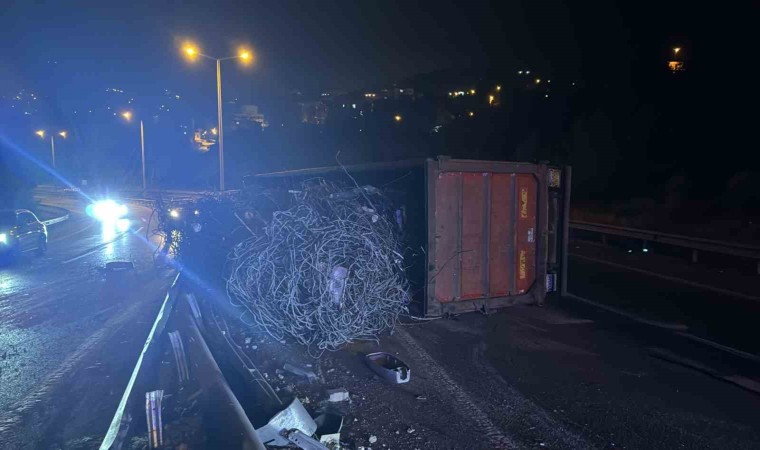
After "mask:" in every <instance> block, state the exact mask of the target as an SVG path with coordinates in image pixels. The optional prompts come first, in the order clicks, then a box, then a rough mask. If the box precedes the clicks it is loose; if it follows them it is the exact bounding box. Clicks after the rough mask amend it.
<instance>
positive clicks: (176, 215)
mask: <svg viewBox="0 0 760 450" xmlns="http://www.w3.org/2000/svg"><path fill="white" fill-rule="evenodd" d="M169 215H170V216H172V218H174V219H177V218H179V210H176V209H170V210H169Z"/></svg>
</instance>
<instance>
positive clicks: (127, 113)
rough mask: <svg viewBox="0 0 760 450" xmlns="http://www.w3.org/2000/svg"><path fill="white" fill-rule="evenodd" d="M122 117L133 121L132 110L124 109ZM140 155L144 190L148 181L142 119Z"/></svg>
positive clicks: (141, 122)
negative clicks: (146, 177) (146, 178)
mask: <svg viewBox="0 0 760 450" xmlns="http://www.w3.org/2000/svg"><path fill="white" fill-rule="evenodd" d="M121 117H123V118H124V120H126V121H127V122H131V121H132V111H124V112H123V113H121ZM140 157H141V160H142V187H143V191H145V190H147V189H148V183H147V182H146V180H145V131H144V130H143V121H142V119H140Z"/></svg>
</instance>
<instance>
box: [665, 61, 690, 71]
mask: <svg viewBox="0 0 760 450" xmlns="http://www.w3.org/2000/svg"><path fill="white" fill-rule="evenodd" d="M668 69H670V71H671V72H673V73H675V72H682V71H684V70H686V67H685V66H684V64H683V61H668Z"/></svg>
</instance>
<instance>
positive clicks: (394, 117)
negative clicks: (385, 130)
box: [393, 114, 401, 122]
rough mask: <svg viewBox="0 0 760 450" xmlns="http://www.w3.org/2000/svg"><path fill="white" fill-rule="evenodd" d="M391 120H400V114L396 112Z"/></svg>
mask: <svg viewBox="0 0 760 450" xmlns="http://www.w3.org/2000/svg"><path fill="white" fill-rule="evenodd" d="M393 120H395V121H396V122H401V115H400V114H396V115H395V116H393Z"/></svg>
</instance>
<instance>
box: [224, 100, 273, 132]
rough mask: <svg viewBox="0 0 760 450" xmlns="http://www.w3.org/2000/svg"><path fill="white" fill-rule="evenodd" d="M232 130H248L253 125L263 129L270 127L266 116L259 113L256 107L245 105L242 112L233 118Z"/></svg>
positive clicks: (241, 109)
mask: <svg viewBox="0 0 760 450" xmlns="http://www.w3.org/2000/svg"><path fill="white" fill-rule="evenodd" d="M232 120H233V122H232V129H233V130H234V129H237V128H247V127H249V126H251V125H253V124H258V125H259V126H260V127H261V128H266V127H268V126H269V122H267V120H266V117H264V114H262V113H260V112H259V107H258V106H256V105H243V106H242V107H241V108H240V111H239V112H237V113H235V114H234V115H233V116H232Z"/></svg>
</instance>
